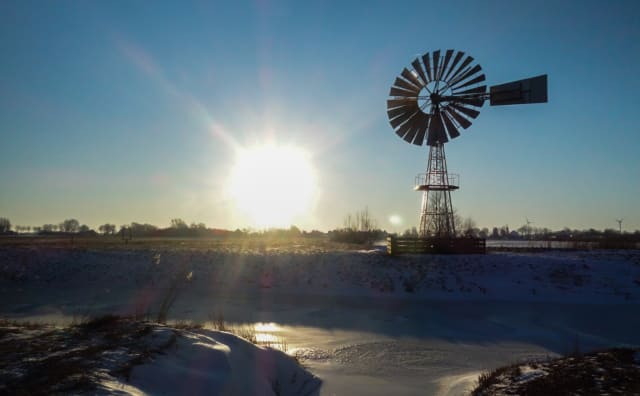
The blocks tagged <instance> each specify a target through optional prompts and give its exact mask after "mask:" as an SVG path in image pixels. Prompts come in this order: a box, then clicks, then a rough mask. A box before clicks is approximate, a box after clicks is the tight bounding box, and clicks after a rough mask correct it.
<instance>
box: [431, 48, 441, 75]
mask: <svg viewBox="0 0 640 396" xmlns="http://www.w3.org/2000/svg"><path fill="white" fill-rule="evenodd" d="M439 63H440V50H437V51H433V79H434V80H438V79H439V78H440V68H439Z"/></svg>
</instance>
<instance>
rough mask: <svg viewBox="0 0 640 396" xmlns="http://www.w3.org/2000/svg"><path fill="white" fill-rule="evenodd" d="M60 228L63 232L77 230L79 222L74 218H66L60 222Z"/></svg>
mask: <svg viewBox="0 0 640 396" xmlns="http://www.w3.org/2000/svg"><path fill="white" fill-rule="evenodd" d="M60 230H61V231H63V232H78V231H79V230H80V223H79V222H78V220H76V219H66V220H65V221H63V222H62V223H60Z"/></svg>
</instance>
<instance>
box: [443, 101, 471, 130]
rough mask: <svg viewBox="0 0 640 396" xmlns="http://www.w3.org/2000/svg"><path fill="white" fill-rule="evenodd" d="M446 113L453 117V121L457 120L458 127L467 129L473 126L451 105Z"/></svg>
mask: <svg viewBox="0 0 640 396" xmlns="http://www.w3.org/2000/svg"><path fill="white" fill-rule="evenodd" d="M446 112H447V114H449V115H450V116H451V117H453V119H454V120H456V122H457V123H458V125H460V126H461V127H462V128H464V129H467V128H469V127H470V126H471V121H469V120H467V119H466V118H464V117H463V116H462V114H460V113H459V112H458V111H457V110H456V109H454V108H453V107H451V105H449V106H447V107H446Z"/></svg>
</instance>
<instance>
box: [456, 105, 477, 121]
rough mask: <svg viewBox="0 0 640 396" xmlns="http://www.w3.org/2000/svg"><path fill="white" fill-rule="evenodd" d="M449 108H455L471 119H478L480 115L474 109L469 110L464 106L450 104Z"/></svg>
mask: <svg viewBox="0 0 640 396" xmlns="http://www.w3.org/2000/svg"><path fill="white" fill-rule="evenodd" d="M449 107H453V108H454V109H456V110H458V111H459V112H461V113H462V114H464V115H466V116H468V117H471V118H476V117H477V116H478V114H480V112H479V111H477V110H473V109H468V108H466V107H464V106H461V105H457V104H455V103H449Z"/></svg>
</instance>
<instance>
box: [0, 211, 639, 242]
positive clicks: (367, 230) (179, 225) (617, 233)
mask: <svg viewBox="0 0 640 396" xmlns="http://www.w3.org/2000/svg"><path fill="white" fill-rule="evenodd" d="M456 226H457V227H456V231H457V232H456V233H457V235H458V236H461V237H465V236H467V237H475V238H484V239H490V240H544V241H549V240H551V241H586V242H589V241H592V242H599V241H628V242H640V230H636V231H634V232H629V231H623V230H622V229H621V227H620V228H619V229H618V230H615V229H613V228H607V229H604V230H596V229H594V228H590V229H587V230H576V229H573V230H572V229H569V228H564V229H562V230H559V231H552V230H550V229H548V228H541V227H532V226H531V225H530V224H525V225H523V226H521V227H519V228H517V229H514V230H512V229H510V228H509V226H508V225H504V226H501V227H493V228H492V229H489V228H486V227H485V228H479V227H476V225H475V222H474V221H473V220H472V219H470V218H466V219H461V218H456ZM0 234H2V235H16V234H22V235H24V234H28V235H42V236H47V235H58V236H60V235H78V236H99V235H103V236H118V237H122V238H141V237H145V238H147V237H148V238H153V237H184V238H211V237H275V238H290V237H327V236H328V237H329V239H331V240H333V241H337V242H347V243H370V242H374V241H377V240H380V239H383V238H385V237H386V236H387V235H388V234H390V233H388V232H387V231H386V230H383V229H380V228H378V227H377V223H376V222H375V220H373V219H372V217H371V214H370V213H369V210H368V209H367V208H365V209H364V210H361V211H359V212H356V213H355V214H349V215H347V216H346V217H345V220H344V225H343V227H341V228H336V229H334V230H331V231H329V232H327V233H325V232H321V231H317V230H312V231H305V230H300V229H299V228H298V227H296V226H291V227H289V228H271V229H265V230H252V229H246V228H245V229H236V230H227V229H220V228H209V227H207V226H206V225H205V224H204V223H195V222H193V223H191V224H187V223H186V222H185V221H184V220H182V219H179V218H175V219H172V220H171V222H170V224H169V226H168V227H165V228H161V227H158V226H155V225H153V224H142V223H136V222H133V223H130V224H124V225H120V226H116V225H115V224H111V223H105V224H102V225H100V226H99V227H98V229H97V230H94V229H92V228H90V227H89V226H87V225H85V224H80V222H79V221H78V220H76V219H66V220H64V221H62V222H60V223H58V224H43V225H42V226H35V227H32V226H21V225H16V226H13V225H12V224H11V221H9V219H8V218H5V217H0ZM397 234H399V235H401V236H405V237H417V236H418V231H417V229H416V227H412V228H410V229H407V230H405V231H404V232H401V233H397Z"/></svg>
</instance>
